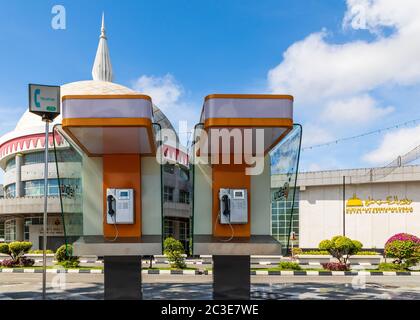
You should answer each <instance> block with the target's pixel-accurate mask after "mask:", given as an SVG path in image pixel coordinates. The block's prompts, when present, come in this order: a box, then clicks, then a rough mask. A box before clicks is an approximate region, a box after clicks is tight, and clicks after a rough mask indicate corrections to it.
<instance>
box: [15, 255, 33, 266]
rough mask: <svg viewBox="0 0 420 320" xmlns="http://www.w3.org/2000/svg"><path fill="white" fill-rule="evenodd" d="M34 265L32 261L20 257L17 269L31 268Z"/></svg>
mask: <svg viewBox="0 0 420 320" xmlns="http://www.w3.org/2000/svg"><path fill="white" fill-rule="evenodd" d="M34 264H35V260H34V259H30V258H26V257H21V258H20V259H19V267H32V266H33V265H34Z"/></svg>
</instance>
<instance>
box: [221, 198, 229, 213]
mask: <svg viewBox="0 0 420 320" xmlns="http://www.w3.org/2000/svg"><path fill="white" fill-rule="evenodd" d="M222 201H223V206H224V210H223V212H222V213H223V214H224V215H225V216H229V215H230V199H229V196H228V195H226V194H225V195H224V196H223V197H222Z"/></svg>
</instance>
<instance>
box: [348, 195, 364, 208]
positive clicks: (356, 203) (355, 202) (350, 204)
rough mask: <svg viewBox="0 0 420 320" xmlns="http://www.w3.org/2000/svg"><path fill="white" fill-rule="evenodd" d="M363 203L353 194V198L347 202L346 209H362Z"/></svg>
mask: <svg viewBox="0 0 420 320" xmlns="http://www.w3.org/2000/svg"><path fill="white" fill-rule="evenodd" d="M362 206H363V201H362V200H360V199H359V198H358V197H357V196H356V194H355V193H354V194H353V197H352V198H350V199H349V200H347V207H362Z"/></svg>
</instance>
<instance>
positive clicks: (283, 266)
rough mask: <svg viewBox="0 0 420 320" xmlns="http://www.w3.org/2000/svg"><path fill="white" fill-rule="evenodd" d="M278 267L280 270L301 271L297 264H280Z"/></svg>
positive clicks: (286, 262)
mask: <svg viewBox="0 0 420 320" xmlns="http://www.w3.org/2000/svg"><path fill="white" fill-rule="evenodd" d="M278 267H279V269H280V270H302V268H301V267H300V265H299V263H296V262H289V261H282V262H280V263H279V266H278Z"/></svg>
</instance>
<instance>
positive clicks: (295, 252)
mask: <svg viewBox="0 0 420 320" xmlns="http://www.w3.org/2000/svg"><path fill="white" fill-rule="evenodd" d="M302 252H303V251H302V249H301V248H293V249H292V256H296V255H298V254H302Z"/></svg>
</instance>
